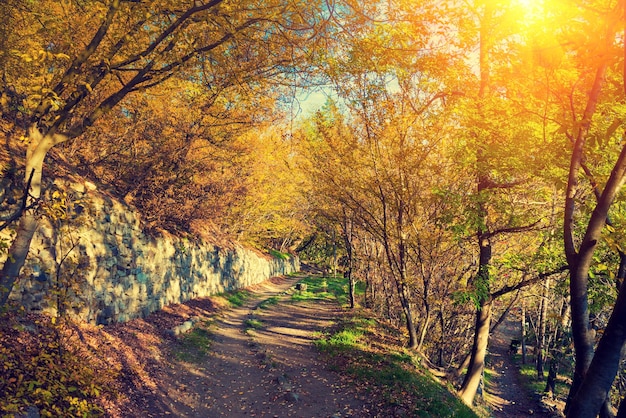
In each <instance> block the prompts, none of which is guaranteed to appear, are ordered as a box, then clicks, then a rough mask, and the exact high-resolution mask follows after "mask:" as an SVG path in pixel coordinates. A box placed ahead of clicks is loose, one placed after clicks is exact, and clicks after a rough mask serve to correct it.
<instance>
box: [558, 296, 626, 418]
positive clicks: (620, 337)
mask: <svg viewBox="0 0 626 418" xmlns="http://www.w3.org/2000/svg"><path fill="white" fill-rule="evenodd" d="M625 342H626V292H623V291H622V292H620V293H619V296H618V297H617V301H616V302H615V308H614V309H613V312H612V313H611V318H610V319H609V323H608V324H607V326H606V329H605V330H604V334H603V335H602V338H601V339H600V342H599V343H598V348H597V349H596V353H595V355H594V357H593V360H592V361H591V363H590V365H589V371H590V372H589V373H587V374H586V375H585V377H584V379H583V381H582V382H581V384H580V387H579V389H578V391H577V392H575V395H574V397H573V399H572V401H571V403H570V407H569V409H568V412H567V417H568V418H585V417H596V416H597V415H598V414H599V413H600V408H601V407H602V404H603V403H604V402H605V401H606V399H607V397H608V394H609V391H610V389H611V386H612V385H613V380H614V379H615V375H616V374H617V371H618V368H619V362H620V358H621V352H622V347H623V346H624V343H625ZM620 409H621V408H620Z"/></svg>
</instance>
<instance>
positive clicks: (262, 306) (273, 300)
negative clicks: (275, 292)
mask: <svg viewBox="0 0 626 418" xmlns="http://www.w3.org/2000/svg"><path fill="white" fill-rule="evenodd" d="M279 300H280V298H279V297H278V296H272V297H270V298H267V299H265V300H264V301H263V302H261V303H259V305H258V308H259V309H269V307H270V306H274V305H276V304H277V303H278V301H279Z"/></svg>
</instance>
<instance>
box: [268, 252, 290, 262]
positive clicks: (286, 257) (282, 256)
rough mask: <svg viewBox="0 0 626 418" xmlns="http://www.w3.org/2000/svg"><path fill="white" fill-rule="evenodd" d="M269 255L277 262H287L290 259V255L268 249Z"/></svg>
mask: <svg viewBox="0 0 626 418" xmlns="http://www.w3.org/2000/svg"><path fill="white" fill-rule="evenodd" d="M270 255H271V256H272V257H274V258H277V259H279V260H289V259H290V258H291V255H290V254H289V253H282V252H280V251H277V250H272V249H270Z"/></svg>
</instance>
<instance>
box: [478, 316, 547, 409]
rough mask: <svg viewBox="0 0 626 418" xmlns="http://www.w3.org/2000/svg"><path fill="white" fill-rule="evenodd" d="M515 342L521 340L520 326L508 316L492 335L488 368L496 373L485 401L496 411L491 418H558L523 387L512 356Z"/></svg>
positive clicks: (488, 388)
mask: <svg viewBox="0 0 626 418" xmlns="http://www.w3.org/2000/svg"><path fill="white" fill-rule="evenodd" d="M513 339H519V324H518V321H516V319H515V318H514V317H511V316H509V318H507V319H506V320H505V321H504V322H503V323H502V324H501V325H500V326H499V327H498V328H497V329H496V331H495V332H494V333H493V336H492V338H491V341H490V345H489V359H488V364H487V367H488V368H489V369H492V370H493V371H494V374H493V376H492V378H491V384H490V385H488V387H487V394H486V396H485V400H486V401H487V402H488V403H489V404H490V406H491V408H492V410H493V412H492V417H494V418H501V417H502V418H504V417H513V418H516V417H520V418H521V417H529V416H534V417H555V416H558V415H555V413H553V412H550V411H547V410H546V408H545V406H544V405H543V404H542V402H541V399H540V398H539V397H538V396H536V395H533V394H530V393H528V391H527V390H525V388H524V387H523V385H522V382H521V381H520V374H519V370H518V366H517V365H516V364H515V363H514V362H513V360H512V356H511V353H509V347H510V344H511V340H513Z"/></svg>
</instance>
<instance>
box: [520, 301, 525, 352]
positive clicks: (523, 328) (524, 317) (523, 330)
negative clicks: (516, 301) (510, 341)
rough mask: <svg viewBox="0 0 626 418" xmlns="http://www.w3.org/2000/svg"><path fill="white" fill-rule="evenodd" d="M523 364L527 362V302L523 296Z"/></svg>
mask: <svg viewBox="0 0 626 418" xmlns="http://www.w3.org/2000/svg"><path fill="white" fill-rule="evenodd" d="M521 327H522V364H526V304H525V303H524V298H522V320H521Z"/></svg>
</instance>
